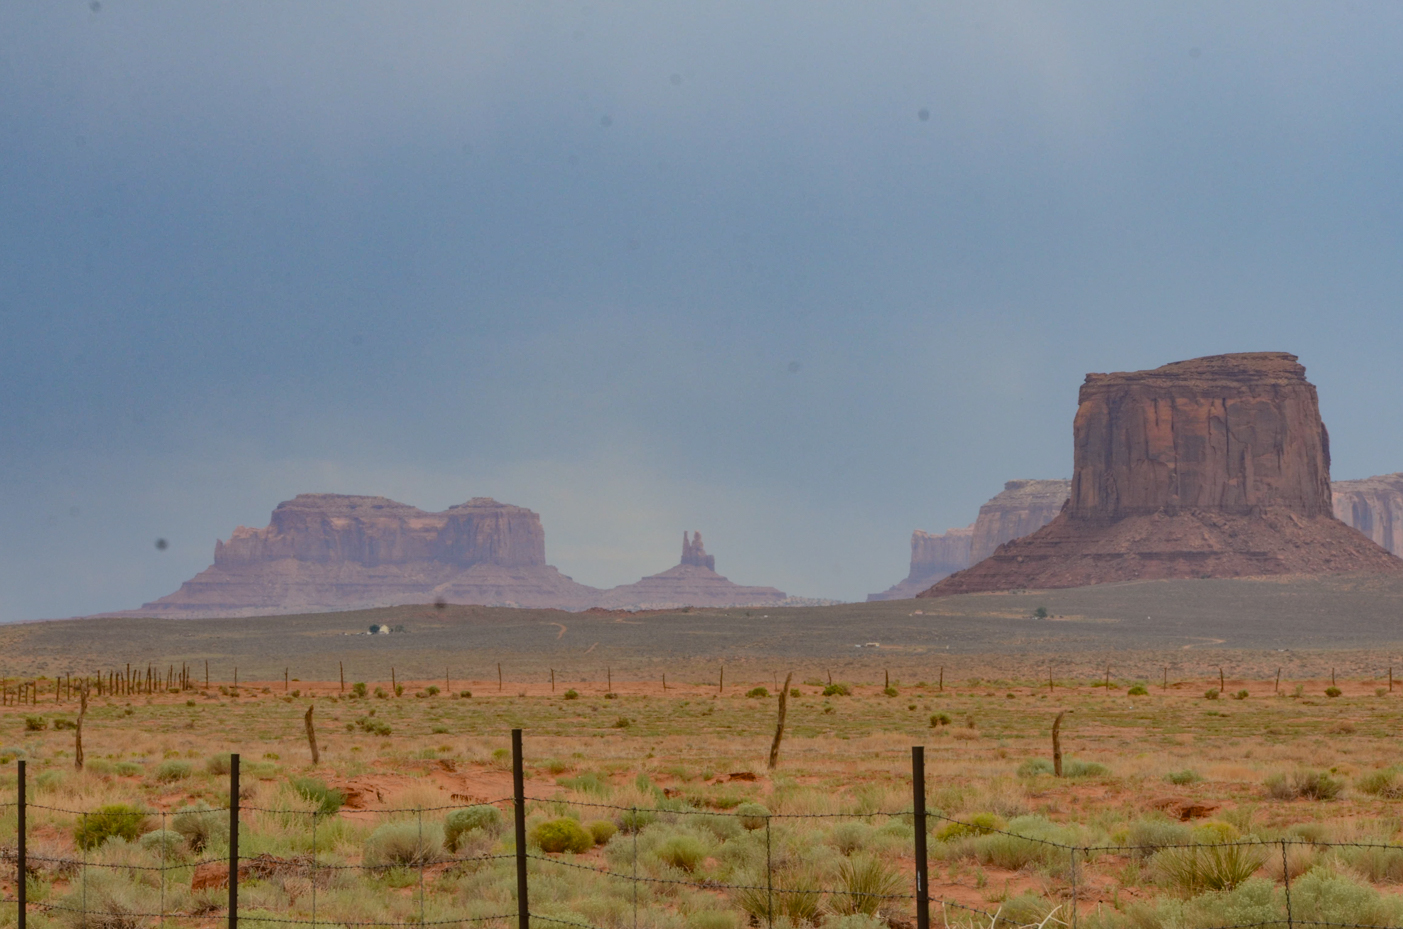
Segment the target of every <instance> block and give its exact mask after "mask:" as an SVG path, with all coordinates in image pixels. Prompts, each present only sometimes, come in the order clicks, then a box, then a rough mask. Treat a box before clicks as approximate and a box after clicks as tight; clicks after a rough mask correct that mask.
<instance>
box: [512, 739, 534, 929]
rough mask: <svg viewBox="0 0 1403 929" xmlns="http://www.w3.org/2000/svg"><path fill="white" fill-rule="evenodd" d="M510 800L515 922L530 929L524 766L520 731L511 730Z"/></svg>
mask: <svg viewBox="0 0 1403 929" xmlns="http://www.w3.org/2000/svg"><path fill="white" fill-rule="evenodd" d="M512 800H513V802H514V805H515V806H516V921H517V929H531V907H530V905H529V902H528V900H527V898H526V765H525V762H524V761H523V760H522V753H521V730H520V729H513V730H512Z"/></svg>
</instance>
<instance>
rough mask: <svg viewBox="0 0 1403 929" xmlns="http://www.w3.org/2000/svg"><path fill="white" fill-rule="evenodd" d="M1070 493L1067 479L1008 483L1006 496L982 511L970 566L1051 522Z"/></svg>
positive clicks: (995, 500)
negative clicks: (1002, 546)
mask: <svg viewBox="0 0 1403 929" xmlns="http://www.w3.org/2000/svg"><path fill="white" fill-rule="evenodd" d="M1071 492H1072V482H1071V481H1068V480H1056V481H1029V480H1019V481H1005V482H1004V489H1003V493H1001V494H998V495H996V496H994V497H993V498H992V499H990V501H989V502H988V503H986V504H984V505H983V506H981V507H980V508H979V518H978V519H976V520H975V521H974V538H973V539H972V540H971V542H970V550H969V564H976V563H978V562H980V561H983V560H984V559H985V558H988V557H989V556H990V555H992V554H994V549H996V548H998V547H999V546H1000V545H1002V544H1004V543H1005V542H1011V541H1013V540H1014V539H1021V538H1023V537H1024V536H1025V535H1030V534H1032V533H1034V532H1037V531H1038V530H1039V529H1041V528H1042V527H1043V526H1046V525H1047V524H1048V523H1050V522H1052V520H1053V519H1054V518H1055V517H1056V516H1057V514H1058V513H1060V512H1062V505H1063V504H1064V503H1066V502H1067V497H1068V496H1069V495H1070V494H1071ZM962 567H967V565H964V566H962Z"/></svg>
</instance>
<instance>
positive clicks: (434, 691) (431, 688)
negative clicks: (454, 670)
mask: <svg viewBox="0 0 1403 929" xmlns="http://www.w3.org/2000/svg"><path fill="white" fill-rule="evenodd" d="M428 694H429V696H430V697H437V696H438V695H439V689H438V687H436V686H434V685H432V684H430V685H429V689H428Z"/></svg>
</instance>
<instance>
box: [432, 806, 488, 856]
mask: <svg viewBox="0 0 1403 929" xmlns="http://www.w3.org/2000/svg"><path fill="white" fill-rule="evenodd" d="M501 825H502V814H501V811H499V810H498V809H497V808H496V807H495V806H488V805H487V804H485V803H482V804H478V805H477V806H470V807H466V808H464V809H461V810H454V811H452V812H451V813H449V814H448V815H447V816H445V817H444V818H443V844H444V846H445V847H447V849H448V850H449V851H450V852H456V851H457V850H458V846H459V845H461V844H462V842H463V840H464V839H466V838H467V837H468V836H469V835H470V834H471V833H473V832H482V833H486V834H492V833H495V832H497V830H498V829H500V828H501Z"/></svg>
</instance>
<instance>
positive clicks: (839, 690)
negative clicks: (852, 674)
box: [823, 684, 853, 697]
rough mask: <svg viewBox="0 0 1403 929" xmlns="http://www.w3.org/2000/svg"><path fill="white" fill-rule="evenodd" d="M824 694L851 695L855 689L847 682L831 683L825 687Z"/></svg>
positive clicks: (835, 695)
mask: <svg viewBox="0 0 1403 929" xmlns="http://www.w3.org/2000/svg"><path fill="white" fill-rule="evenodd" d="M823 695H824V696H825V697H851V696H852V695H853V691H852V688H851V687H849V686H848V685H847V684H829V685H828V686H827V687H825V688H823Z"/></svg>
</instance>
